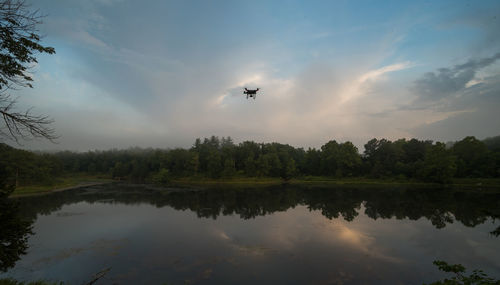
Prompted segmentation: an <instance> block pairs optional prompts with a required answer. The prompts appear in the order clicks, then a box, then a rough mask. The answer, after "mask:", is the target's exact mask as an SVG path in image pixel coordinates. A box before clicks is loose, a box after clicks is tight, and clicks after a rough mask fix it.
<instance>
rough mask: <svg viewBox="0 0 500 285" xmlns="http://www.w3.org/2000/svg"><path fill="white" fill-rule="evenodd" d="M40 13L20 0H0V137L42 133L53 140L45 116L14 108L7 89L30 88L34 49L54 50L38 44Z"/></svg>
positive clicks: (51, 51)
mask: <svg viewBox="0 0 500 285" xmlns="http://www.w3.org/2000/svg"><path fill="white" fill-rule="evenodd" d="M41 18H42V16H40V15H39V13H38V11H37V10H34V11H33V10H31V9H30V7H29V6H28V5H27V4H26V3H25V2H24V1H22V0H3V1H0V115H1V116H2V119H3V123H4V124H3V125H4V127H3V128H0V137H5V138H10V139H14V140H15V141H18V139H19V138H27V137H30V136H32V137H42V138H46V139H49V140H54V139H55V138H56V137H57V136H56V135H55V134H54V130H53V129H51V128H50V124H51V123H52V120H51V119H50V118H49V117H47V116H40V115H33V114H32V113H31V109H28V110H27V111H25V112H17V111H16V110H15V105H16V100H15V99H13V98H11V96H10V95H9V94H8V93H7V92H8V90H9V89H15V88H16V87H29V88H33V85H32V84H31V82H32V81H33V78H32V77H31V75H30V69H31V67H32V66H33V65H34V64H36V63H37V59H36V57H35V53H48V54H53V53H55V50H54V48H52V47H48V46H43V45H41V44H40V35H39V34H38V30H37V28H36V26H37V25H38V24H40V23H41Z"/></svg>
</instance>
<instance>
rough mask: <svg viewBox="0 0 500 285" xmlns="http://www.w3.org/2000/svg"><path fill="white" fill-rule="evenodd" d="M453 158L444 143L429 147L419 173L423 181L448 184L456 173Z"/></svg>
mask: <svg viewBox="0 0 500 285" xmlns="http://www.w3.org/2000/svg"><path fill="white" fill-rule="evenodd" d="M456 169H457V168H456V164H455V157H454V156H453V155H452V154H451V152H450V151H449V150H447V149H446V145H445V144H444V143H439V142H437V143H436V144H434V145H432V146H430V147H429V150H427V152H426V154H425V158H424V162H423V165H422V168H421V169H420V171H419V174H420V178H421V179H422V180H424V181H429V182H437V183H448V182H451V179H452V177H453V176H454V175H455V172H456Z"/></svg>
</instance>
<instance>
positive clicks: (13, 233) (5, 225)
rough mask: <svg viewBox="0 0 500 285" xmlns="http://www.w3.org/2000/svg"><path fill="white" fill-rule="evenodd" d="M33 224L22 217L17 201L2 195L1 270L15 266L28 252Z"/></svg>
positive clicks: (0, 214)
mask: <svg viewBox="0 0 500 285" xmlns="http://www.w3.org/2000/svg"><path fill="white" fill-rule="evenodd" d="M31 224H32V223H31V222H29V221H27V220H25V219H22V218H21V217H20V215H19V207H18V205H17V203H15V202H13V201H12V200H10V199H7V198H6V197H5V196H1V197H0V271H4V272H5V271H7V269H9V268H11V267H13V266H14V265H15V263H16V261H18V260H19V259H20V257H21V255H23V254H25V253H26V249H27V248H28V242H27V241H28V237H29V235H30V234H32V232H31Z"/></svg>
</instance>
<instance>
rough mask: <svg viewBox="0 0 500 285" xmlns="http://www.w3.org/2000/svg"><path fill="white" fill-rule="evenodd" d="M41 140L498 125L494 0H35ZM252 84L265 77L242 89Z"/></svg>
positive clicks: (465, 129) (423, 135)
mask: <svg viewBox="0 0 500 285" xmlns="http://www.w3.org/2000/svg"><path fill="white" fill-rule="evenodd" d="M31 5H32V6H33V7H34V8H38V9H40V11H41V13H43V14H45V15H46V17H45V19H44V23H43V24H42V25H40V31H41V32H42V33H43V34H44V35H45V37H44V39H43V43H44V44H46V45H49V46H53V47H54V48H55V49H56V55H40V57H39V64H38V65H37V66H36V68H35V72H34V78H35V82H34V86H35V88H33V89H31V90H24V89H23V90H19V91H17V92H16V93H17V94H16V95H18V96H19V98H20V99H19V101H20V104H21V106H20V107H28V106H35V111H36V112H39V113H43V114H49V115H50V116H51V117H52V118H54V119H55V123H54V127H55V129H56V131H57V133H58V134H59V135H60V139H59V140H58V141H59V142H58V144H55V145H54V144H51V143H49V142H45V141H32V142H26V143H23V145H24V147H26V148H31V149H70V150H89V149H109V148H124V147H129V146H141V147H149V146H151V147H189V146H190V145H191V144H192V143H193V142H194V139H195V138H197V137H205V136H210V135H218V136H231V137H232V138H233V139H234V140H235V141H236V142H240V141H243V140H254V141H257V142H271V141H278V142H282V143H289V144H292V145H294V146H302V147H319V146H321V145H322V144H324V143H325V142H327V141H328V140H331V139H335V140H337V141H346V140H350V141H353V142H354V143H355V144H356V145H358V146H359V147H361V146H362V144H363V143H365V142H366V141H368V140H369V139H371V138H373V137H377V138H382V137H383V138H388V139H397V138H412V137H416V138H419V139H430V140H439V141H449V140H458V139H461V138H463V137H465V136H467V135H474V136H477V137H479V138H485V137H488V136H495V135H499V134H500V116H498V114H497V110H498V107H500V60H498V59H500V54H499V53H500V37H499V36H498V31H500V19H499V16H500V15H498V14H499V13H498V11H500V2H498V1H132V0H88V1H76V0H74V1H63V0H60V1H57V0H37V1H31ZM243 87H250V88H253V87H260V88H262V91H261V92H259V95H258V97H257V99H256V100H246V99H245V97H244V96H243V94H242V89H243Z"/></svg>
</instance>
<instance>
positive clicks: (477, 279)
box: [430, 260, 500, 285]
mask: <svg viewBox="0 0 500 285" xmlns="http://www.w3.org/2000/svg"><path fill="white" fill-rule="evenodd" d="M433 263H434V265H436V266H437V267H438V268H439V270H441V271H444V272H450V273H454V274H455V276H453V277H452V278H451V279H447V278H446V279H444V280H443V281H436V282H433V283H430V285H440V284H443V285H462V284H463V285H473V284H478V285H479V284H481V285H487V284H500V280H495V279H493V278H490V277H488V275H486V274H485V273H484V272H483V271H482V270H473V271H472V273H471V274H470V275H469V276H466V275H465V267H464V266H463V265H461V264H452V265H450V264H448V263H446V262H445V261H441V260H435V261H434V262H433Z"/></svg>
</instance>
